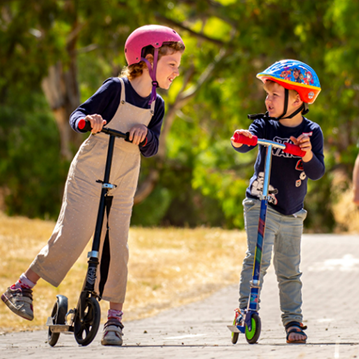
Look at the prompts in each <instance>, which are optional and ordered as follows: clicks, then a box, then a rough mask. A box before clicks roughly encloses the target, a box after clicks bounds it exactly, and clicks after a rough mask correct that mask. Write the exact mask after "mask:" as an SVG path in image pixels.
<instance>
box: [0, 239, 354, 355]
mask: <svg viewBox="0 0 359 359" xmlns="http://www.w3.org/2000/svg"><path fill="white" fill-rule="evenodd" d="M302 271H303V272H304V274H303V277H302V279H303V283H304V290H303V297H304V305H303V313H304V318H305V324H307V325H308V330H307V331H306V332H307V334H308V337H309V338H308V343H307V344H306V345H288V344H286V343H285V334H284V329H283V327H282V325H281V322H280V311H279V309H278V306H279V304H278V301H279V299H278V290H277V285H276V280H275V277H274V273H273V269H272V267H271V268H270V270H269V273H268V274H267V276H266V278H265V285H264V289H263V291H262V308H261V311H260V316H261V320H262V332H261V337H260V339H259V343H258V344H256V345H249V344H247V342H246V340H245V338H244V336H242V335H241V336H240V337H239V340H238V343H237V344H236V345H233V344H231V340H230V331H229V330H228V329H227V325H228V324H231V321H232V319H233V309H234V308H235V307H236V305H237V286H231V287H227V288H224V289H223V290H221V291H219V292H217V293H216V294H214V295H212V296H211V297H209V298H207V299H206V300H204V301H201V302H196V303H192V304H190V305H187V306H183V307H179V308H176V309H173V310H170V311H166V312H163V313H161V314H159V315H157V316H155V317H152V318H147V319H144V320H138V321H132V322H127V323H126V322H125V336H124V346H123V347H122V348H117V347H103V346H101V344H100V340H101V333H100V332H99V334H98V335H97V337H96V338H95V340H94V342H93V343H92V344H91V345H89V346H88V347H79V346H77V344H76V342H75V339H74V337H73V336H72V335H63V334H62V335H61V336H60V339H59V342H58V344H57V345H56V347H54V348H51V347H49V346H48V344H46V342H45V341H46V332H44V331H38V332H23V333H15V334H6V335H1V336H0V358H7V359H8V358H10V357H11V358H36V359H37V358H39V359H42V358H43V359H45V358H46V359H47V358H51V359H56V358H79V359H85V358H86V359H88V358H99V357H100V358H101V357H102V358H126V359H133V358H136V359H137V358H154V359H160V358H171V359H172V358H173V359H176V358H177V359H183V358H186V359H191V358H206V359H211V358H216V359H217V358H236V359H237V358H263V359H267V358H276V359H294V358H301V359H302V358H311V359H312V358H359V289H358V274H359V273H358V272H359V236H343V235H340V236H339V235H305V236H304V238H303V250H302Z"/></svg>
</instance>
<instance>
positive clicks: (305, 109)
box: [248, 88, 309, 121]
mask: <svg viewBox="0 0 359 359" xmlns="http://www.w3.org/2000/svg"><path fill="white" fill-rule="evenodd" d="M288 100H289V91H288V90H287V89H286V88H285V89H284V108H283V113H282V114H281V115H280V116H279V117H270V116H269V114H268V111H267V112H266V113H257V114H253V115H248V118H249V119H250V120H258V119H260V118H263V119H265V120H275V121H279V120H284V119H286V118H293V117H294V116H295V115H297V114H298V113H300V112H302V114H303V115H305V114H307V113H308V112H309V108H308V104H307V103H305V102H303V104H302V106H300V107H299V108H298V109H296V110H295V111H294V112H293V113H292V114H290V115H289V116H286V117H284V116H285V114H286V113H287V111H288Z"/></svg>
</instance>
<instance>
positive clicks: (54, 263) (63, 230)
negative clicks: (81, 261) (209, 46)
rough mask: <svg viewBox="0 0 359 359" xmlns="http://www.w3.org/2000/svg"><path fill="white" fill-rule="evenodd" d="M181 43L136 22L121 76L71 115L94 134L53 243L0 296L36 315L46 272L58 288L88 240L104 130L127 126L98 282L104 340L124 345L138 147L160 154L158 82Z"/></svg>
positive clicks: (169, 72)
mask: <svg viewBox="0 0 359 359" xmlns="http://www.w3.org/2000/svg"><path fill="white" fill-rule="evenodd" d="M184 49H185V46H184V43H183V41H182V39H181V37H180V36H179V35H178V33H177V32H176V31H174V30H173V29H170V28H168V27H166V26H160V25H147V26H142V27H140V28H138V29H136V30H135V31H134V32H132V33H131V34H130V36H129V37H128V39H127V41H126V44H125V57H126V60H127V64H128V67H126V68H125V69H124V70H123V71H122V74H121V76H120V77H114V78H109V79H107V80H106V81H105V82H104V83H103V84H102V86H101V87H100V88H99V89H98V90H97V91H96V93H95V94H94V95H93V96H91V97H90V98H89V99H88V100H87V101H85V102H84V103H83V104H82V105H80V106H79V107H78V108H77V109H76V110H75V111H74V112H73V113H72V114H71V116H70V125H71V127H72V128H73V129H74V130H75V131H77V132H82V130H81V128H79V123H80V121H81V120H83V119H85V120H87V121H88V122H90V123H91V128H92V130H91V135H90V136H89V137H88V138H87V139H86V140H85V142H84V143H83V144H82V145H81V147H80V149H79V151H78V152H77V154H76V156H75V158H74V159H73V161H72V163H71V166H70V170H69V174H68V178H67V181H66V185H65V191H64V198H63V203H62V208H61V212H60V215H59V218H58V221H57V224H56V226H55V229H54V231H53V233H52V235H51V237H50V239H49V241H48V243H47V244H46V245H45V247H44V248H43V249H42V250H41V251H40V252H39V254H38V255H37V256H36V258H35V259H34V261H33V262H32V263H31V265H30V266H29V267H28V269H27V270H26V271H25V272H24V273H23V274H22V275H21V276H20V278H19V280H18V281H17V282H16V283H15V284H13V285H12V286H11V287H9V288H8V289H7V290H6V292H5V293H4V294H3V295H2V296H1V299H2V300H3V302H4V303H5V304H6V305H7V306H8V307H9V308H10V309H11V310H12V311H13V312H14V313H15V314H17V315H19V316H21V317H23V318H25V319H27V320H32V319H33V317H34V313H33V307H32V288H33V287H34V286H35V284H36V282H37V281H38V280H39V279H40V278H43V279H44V280H46V281H47V282H49V283H50V284H52V285H54V286H56V287H57V286H58V285H59V284H60V283H61V281H62V280H63V279H64V277H65V276H66V274H67V272H68V271H69V270H70V268H71V267H72V266H73V264H74V263H75V261H76V260H77V258H78V257H79V255H80V254H81V253H82V251H83V250H84V248H85V246H86V244H87V243H88V241H89V240H90V238H91V236H92V234H93V231H94V224H95V222H96V216H97V207H98V203H99V196H100V192H101V183H98V182H96V180H97V179H98V178H102V175H103V171H104V165H105V160H106V150H107V142H108V141H107V136H106V135H105V134H104V133H100V131H101V130H102V127H103V126H105V125H107V124H109V123H111V128H113V129H115V130H118V131H121V132H124V133H126V132H129V139H130V140H131V141H132V143H130V142H125V141H123V140H121V139H119V140H118V141H117V142H116V144H115V149H114V160H113V163H112V169H111V179H110V180H111V183H113V184H114V185H115V186H114V188H113V189H111V196H113V199H112V205H111V211H108V226H109V227H110V230H109V236H106V238H103V239H102V243H104V242H106V241H107V242H106V243H105V244H106V245H105V246H103V248H104V249H103V251H102V252H103V253H101V252H100V258H99V259H100V273H98V276H97V278H96V284H95V288H96V291H97V292H100V293H101V297H102V299H104V300H107V301H109V311H108V321H107V323H106V324H105V326H104V333H103V338H102V341H101V343H102V344H103V345H122V329H123V324H122V314H123V313H122V308H123V303H124V301H125V293H126V284H127V262H128V244H127V238H128V230H129V225H130V218H131V213H132V206H133V198H134V195H135V191H136V187H137V181H138V175H139V170H140V160H141V154H142V155H143V156H144V157H151V156H154V155H155V154H156V153H157V150H158V145H159V136H160V131H161V125H162V120H163V116H164V111H165V106H164V101H163V99H162V98H161V97H160V96H158V95H156V88H157V87H160V88H163V89H168V88H169V87H170V86H171V83H172V82H173V80H174V79H175V78H176V77H177V76H178V75H179V70H178V68H179V66H180V62H181V56H182V53H183V51H184ZM81 122H82V123H83V121H81ZM80 127H81V126H80ZM104 232H105V231H104ZM103 237H105V236H103ZM101 248H102V246H101ZM106 248H107V249H108V250H107V251H106V250H105V249H106ZM105 251H106V253H105Z"/></svg>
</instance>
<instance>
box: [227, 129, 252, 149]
mask: <svg viewBox="0 0 359 359" xmlns="http://www.w3.org/2000/svg"><path fill="white" fill-rule="evenodd" d="M231 140H232V141H234V142H236V143H242V144H244V145H248V146H255V145H256V144H257V142H258V137H257V136H254V135H253V136H252V138H249V137H247V136H244V135H242V134H240V133H238V132H235V133H234V134H233V137H232V138H231Z"/></svg>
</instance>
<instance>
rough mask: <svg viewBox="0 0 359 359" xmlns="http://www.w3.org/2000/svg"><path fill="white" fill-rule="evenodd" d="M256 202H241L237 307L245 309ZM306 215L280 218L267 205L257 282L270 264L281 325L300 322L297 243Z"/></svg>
mask: <svg viewBox="0 0 359 359" xmlns="http://www.w3.org/2000/svg"><path fill="white" fill-rule="evenodd" d="M260 203H261V201H260V200H255V199H251V198H246V199H245V200H244V201H243V207H244V219H245V229H246V232H247V252H246V256H245V258H244V260H243V267H242V272H241V279H240V284H239V307H240V308H242V309H243V308H246V307H247V304H248V297H249V293H250V283H249V282H250V281H251V279H252V275H253V273H252V272H253V261H254V252H255V248H256V242H257V235H258V220H259V211H260ZM306 216H307V211H306V210H305V209H302V210H300V211H299V212H297V213H294V214H293V215H283V214H281V213H279V212H277V211H275V210H274V209H273V208H271V207H270V206H268V210H267V216H266V228H265V234H264V243H263V251H262V261H261V274H260V282H261V286H262V285H263V277H264V275H265V274H266V272H267V269H268V267H269V265H270V262H271V258H272V251H273V264H274V269H275V273H276V276H277V280H278V287H279V298H280V309H281V311H282V322H283V325H286V324H287V323H289V322H291V321H298V322H302V319H303V318H302V309H301V306H302V282H301V280H300V277H301V275H302V273H301V272H300V269H299V265H300V244H301V236H302V233H303V222H304V220H305V218H306Z"/></svg>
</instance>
